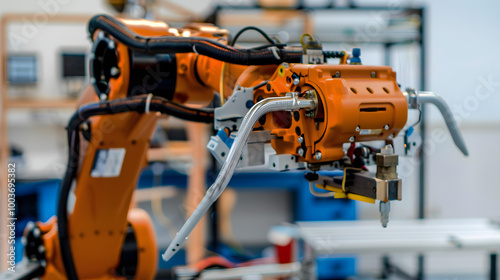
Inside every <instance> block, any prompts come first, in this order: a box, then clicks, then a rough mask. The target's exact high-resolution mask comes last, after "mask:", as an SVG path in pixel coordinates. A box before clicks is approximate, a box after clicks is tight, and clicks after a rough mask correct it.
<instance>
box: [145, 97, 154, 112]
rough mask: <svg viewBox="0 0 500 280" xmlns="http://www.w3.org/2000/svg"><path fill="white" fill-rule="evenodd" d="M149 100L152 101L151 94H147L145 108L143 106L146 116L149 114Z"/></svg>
mask: <svg viewBox="0 0 500 280" xmlns="http://www.w3.org/2000/svg"><path fill="white" fill-rule="evenodd" d="M151 99H153V94H152V93H150V94H148V97H146V106H145V109H144V112H145V113H146V114H149V107H150V106H151Z"/></svg>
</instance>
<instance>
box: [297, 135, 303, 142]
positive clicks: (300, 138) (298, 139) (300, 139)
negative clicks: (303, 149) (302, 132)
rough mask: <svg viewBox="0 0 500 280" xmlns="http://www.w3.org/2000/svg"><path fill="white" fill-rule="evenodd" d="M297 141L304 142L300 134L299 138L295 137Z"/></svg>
mask: <svg viewBox="0 0 500 280" xmlns="http://www.w3.org/2000/svg"><path fill="white" fill-rule="evenodd" d="M297 141H298V142H299V143H300V144H302V143H304V137H302V136H300V137H299V138H297Z"/></svg>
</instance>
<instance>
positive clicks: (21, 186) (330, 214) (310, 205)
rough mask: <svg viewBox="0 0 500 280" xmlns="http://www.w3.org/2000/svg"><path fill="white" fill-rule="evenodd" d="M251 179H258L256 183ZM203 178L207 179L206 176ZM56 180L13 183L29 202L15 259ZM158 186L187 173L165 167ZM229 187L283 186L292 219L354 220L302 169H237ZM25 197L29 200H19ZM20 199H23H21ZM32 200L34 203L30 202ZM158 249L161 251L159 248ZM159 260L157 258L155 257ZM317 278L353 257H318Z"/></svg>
mask: <svg viewBox="0 0 500 280" xmlns="http://www.w3.org/2000/svg"><path fill="white" fill-rule="evenodd" d="M328 174H329V175H332V176H340V175H341V174H342V173H341V172H329V173H328ZM255 178H259V182H258V183H256V181H255ZM154 181H155V180H154V175H153V172H152V170H151V169H150V168H146V169H145V170H144V171H143V173H142V175H141V177H140V178H139V182H138V188H149V187H152V186H153V185H154V183H153V182H154ZM207 181H208V182H210V179H209V178H208V175H207ZM60 182H61V181H60V180H47V181H38V182H22V181H21V182H19V183H18V184H17V186H16V197H17V202H18V203H21V204H22V203H26V204H28V203H29V204H30V206H29V207H31V208H32V209H33V211H31V212H32V213H18V214H22V216H21V217H19V218H20V219H19V220H18V226H17V228H16V229H17V231H18V232H16V237H17V240H16V244H18V246H16V261H17V262H19V261H21V259H22V251H23V246H22V245H21V242H20V241H21V240H20V239H21V236H22V231H23V229H24V227H25V226H26V224H27V223H28V222H29V221H47V220H48V219H49V218H50V217H52V216H53V215H55V214H56V208H57V197H58V193H59V185H60ZM161 184H162V185H166V184H168V185H174V186H177V187H179V188H185V187H186V185H187V176H186V175H184V174H181V173H178V172H176V171H173V170H165V171H164V172H163V174H162V177H161ZM230 185H231V187H233V188H236V189H239V188H248V189H260V190H262V189H286V190H288V191H290V192H292V193H293V194H294V205H295V207H294V220H295V221H326V220H354V219H356V204H355V201H353V200H347V199H339V200H335V199H333V198H318V197H315V196H313V195H312V194H311V193H310V192H309V186H308V182H307V181H306V180H305V179H304V172H301V171H289V172H262V173H252V172H240V173H237V174H235V175H234V176H233V178H232V179H231V182H230ZM23 198H29V199H23ZM23 201H24V202H23ZM33 201H34V202H35V203H34V204H35V205H32V204H33ZM29 207H28V205H25V206H23V205H18V206H17V209H26V208H29ZM159 251H160V252H161V251H162V250H159ZM159 254H160V253H159ZM159 259H161V258H159ZM184 264H185V254H184V252H181V253H180V254H177V255H176V256H175V258H174V259H172V260H171V261H169V262H168V263H165V262H160V266H159V267H160V268H170V267H173V266H177V265H184ZM317 265H318V278H319V279H336V278H337V279H338V278H346V277H349V276H352V275H355V258H354V257H347V258H319V259H318V260H317Z"/></svg>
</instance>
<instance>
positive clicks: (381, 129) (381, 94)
mask: <svg viewBox="0 0 500 280" xmlns="http://www.w3.org/2000/svg"><path fill="white" fill-rule="evenodd" d="M294 74H295V77H297V76H298V77H300V83H299V84H298V85H294V84H293V77H292V75H294ZM309 90H314V91H315V93H316V95H317V98H318V109H317V112H316V113H315V117H308V116H306V113H305V112H304V111H300V112H292V113H289V112H275V113H270V114H268V115H267V117H266V120H265V123H261V125H262V126H263V127H264V128H265V129H267V130H271V131H272V133H273V134H275V135H277V136H278V139H275V140H272V146H273V148H274V149H275V150H276V152H277V153H278V154H293V155H297V156H299V154H298V152H297V151H298V149H299V148H302V149H303V150H304V151H305V154H304V156H303V157H299V158H300V160H302V161H307V162H310V163H315V162H328V161H335V160H340V159H342V158H343V156H344V151H343V148H342V146H343V144H344V143H349V142H353V141H356V142H361V141H371V140H386V139H390V138H391V137H394V136H396V135H397V134H398V133H399V131H400V130H401V129H402V128H403V127H404V125H405V123H406V119H407V111H408V109H407V101H406V98H405V97H404V95H403V93H402V92H401V90H400V89H399V86H398V84H397V83H396V73H395V72H394V71H392V69H391V68H390V67H388V66H364V65H345V64H341V65H307V64H290V65H288V64H282V65H281V66H279V67H278V70H277V71H276V72H275V73H274V75H273V77H272V78H271V81H270V82H269V83H268V85H267V87H264V90H262V91H260V93H257V94H256V95H255V102H257V101H258V100H259V99H261V98H267V97H270V96H282V95H284V94H286V93H287V92H300V93H301V94H303V93H305V92H306V91H309ZM299 137H303V139H304V141H303V143H302V144H301V143H299V141H298V138H299ZM318 151H319V152H321V155H322V156H321V159H317V158H316V157H315V153H316V152H318Z"/></svg>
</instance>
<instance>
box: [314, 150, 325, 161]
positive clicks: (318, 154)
mask: <svg viewBox="0 0 500 280" xmlns="http://www.w3.org/2000/svg"><path fill="white" fill-rule="evenodd" d="M314 155H315V156H316V159H317V160H321V158H322V157H323V154H321V151H316V153H315V154H314Z"/></svg>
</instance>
